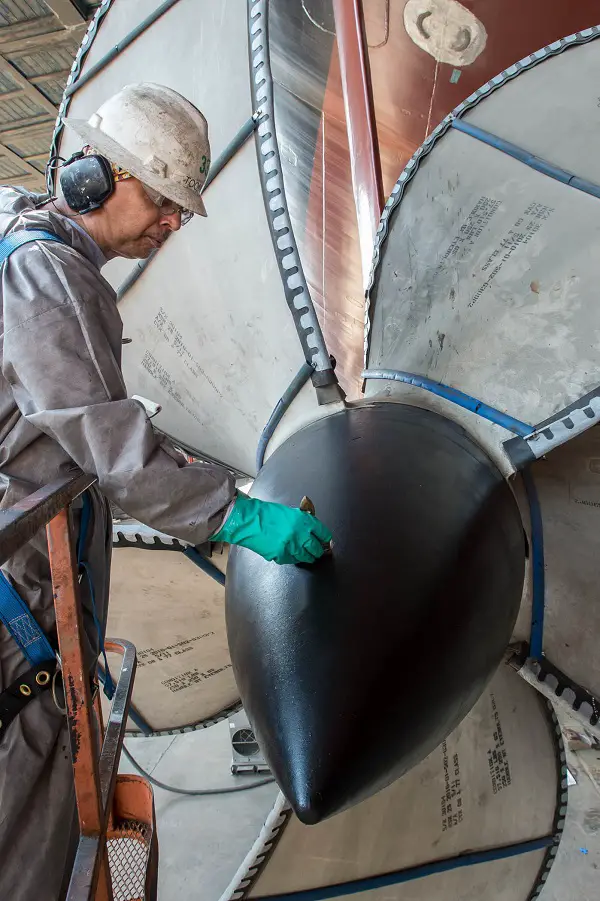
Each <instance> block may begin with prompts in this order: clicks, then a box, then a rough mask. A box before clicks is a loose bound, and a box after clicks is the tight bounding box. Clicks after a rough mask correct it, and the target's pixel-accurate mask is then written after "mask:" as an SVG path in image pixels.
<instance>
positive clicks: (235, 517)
mask: <svg viewBox="0 0 600 901" xmlns="http://www.w3.org/2000/svg"><path fill="white" fill-rule="evenodd" d="M210 540H211V541H227V542H228V543H229V544H239V545H241V546H242V547H247V548H249V549H250V550H251V551H254V552H255V553H257V554H260V556H261V557H264V558H265V560H274V561H275V563H314V562H315V560H318V558H319V557H321V556H323V554H324V552H325V550H326V548H327V545H328V543H329V542H330V541H331V533H330V531H329V529H328V528H327V527H326V526H324V525H323V523H322V522H321V521H320V520H318V519H317V517H316V516H312V515H311V514H310V513H303V512H302V510H298V508H297V507H286V506H285V505H284V504H272V503H269V502H268V501H259V500H257V498H255V497H247V495H245V494H238V495H237V498H236V500H235V503H234V505H233V509H232V510H231V513H230V514H229V516H228V517H227V519H226V520H225V522H224V524H223V525H222V526H221V528H220V529H219V531H218V532H216V533H215V534H214V535H212V536H211V539H210Z"/></svg>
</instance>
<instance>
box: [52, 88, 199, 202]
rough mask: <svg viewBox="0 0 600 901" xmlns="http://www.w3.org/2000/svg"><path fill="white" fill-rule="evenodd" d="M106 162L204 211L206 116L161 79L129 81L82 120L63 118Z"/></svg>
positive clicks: (167, 194) (174, 198)
mask: <svg viewBox="0 0 600 901" xmlns="http://www.w3.org/2000/svg"><path fill="white" fill-rule="evenodd" d="M65 123H66V124H67V125H69V126H70V127H71V128H72V129H73V131H74V132H75V133H76V134H78V135H79V137H80V138H82V139H83V141H84V142H85V143H86V144H89V145H90V146H91V147H93V148H94V150H96V151H97V152H98V153H100V154H101V155H102V156H105V157H106V158H107V159H108V160H109V161H110V162H111V163H116V165H117V166H120V167H121V168H122V169H126V170H127V171H128V172H130V173H131V175H133V176H134V177H135V178H137V179H139V181H141V182H143V183H144V184H146V185H148V186H149V187H150V188H153V189H154V190H155V191H158V192H159V193H160V194H163V195H164V196H165V197H168V198H169V200H173V201H174V202H175V203H178V204H179V205H180V206H182V207H184V208H185V209H187V210H191V211H192V212H193V213H199V214H200V215H201V216H206V209H205V207H204V201H203V200H202V198H201V197H200V194H201V191H202V188H203V187H204V182H205V181H206V177H207V175H208V168H209V166H210V144H209V142H208V125H207V122H206V119H205V118H204V116H203V115H202V113H201V112H200V110H198V109H196V107H195V106H194V105H193V104H191V103H190V102H189V100H186V99H185V97H182V96H181V94H178V93H177V91H173V90H171V88H166V87H164V85H160V84H151V83H149V82H144V83H142V84H129V85H126V86H125V87H124V88H123V89H122V90H120V91H119V92H118V94H115V95H114V96H113V97H111V98H110V99H109V100H107V101H106V102H105V103H103V104H102V106H101V107H100V109H99V110H98V111H97V112H95V113H93V114H92V115H91V116H90V118H89V119H88V121H87V122H86V121H85V120H83V119H71V118H68V119H65Z"/></svg>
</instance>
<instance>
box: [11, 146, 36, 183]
mask: <svg viewBox="0 0 600 901" xmlns="http://www.w3.org/2000/svg"><path fill="white" fill-rule="evenodd" d="M3 156H5V157H7V158H8V159H9V160H12V162H13V163H16V164H17V165H18V166H21V167H22V168H23V169H25V171H26V173H27V175H35V176H36V178H37V179H38V180H39V181H40V182H41V183H42V184H43V182H44V175H43V173H42V172H40V171H39V169H36V168H35V166H33V165H32V164H31V163H30V162H29V161H28V160H26V159H23V157H21V156H19V154H18V153H15V152H14V150H11V149H10V147H7V146H6V144H0V158H2V157H3Z"/></svg>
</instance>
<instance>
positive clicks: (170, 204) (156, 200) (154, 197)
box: [140, 181, 194, 225]
mask: <svg viewBox="0 0 600 901" xmlns="http://www.w3.org/2000/svg"><path fill="white" fill-rule="evenodd" d="M140 184H141V186H142V188H143V189H144V191H145V193H146V194H147V196H148V197H149V198H150V200H151V201H152V203H153V204H154V205H155V206H157V207H158V208H159V209H160V211H161V213H163V214H164V215H165V216H172V215H173V214H174V213H179V214H180V215H181V224H182V225H187V224H188V222H189V221H190V219H191V218H192V216H193V215H194V214H193V213H192V211H191V210H186V209H184V207H182V206H180V205H179V204H178V203H175V202H174V201H173V200H169V198H168V197H165V195H164V194H160V193H159V192H158V191H155V190H154V188H149V187H148V185H145V184H144V182H143V181H142V182H140Z"/></svg>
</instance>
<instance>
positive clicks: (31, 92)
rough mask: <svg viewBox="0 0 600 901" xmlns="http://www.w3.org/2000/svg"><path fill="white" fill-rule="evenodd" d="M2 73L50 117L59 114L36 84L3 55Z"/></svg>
mask: <svg viewBox="0 0 600 901" xmlns="http://www.w3.org/2000/svg"><path fill="white" fill-rule="evenodd" d="M0 72H5V73H6V74H7V75H8V76H9V77H10V78H11V79H12V80H13V81H14V82H15V84H17V85H18V86H19V87H20V88H21V90H22V91H23V93H24V94H26V95H27V96H28V97H30V98H31V99H32V100H33V101H34V102H35V103H36V104H37V106H39V107H41V108H42V109H43V110H44V111H45V112H47V113H50V115H53V116H55V115H56V114H57V113H58V109H57V107H56V106H54V104H53V103H51V101H50V100H48V98H47V97H46V95H45V94H42V92H41V91H40V90H39V88H37V87H36V86H35V85H34V84H31V82H30V81H28V80H27V79H26V78H25V76H24V75H21V73H20V72H19V70H18V69H17V68H16V66H13V64H12V63H11V62H10V61H9V60H7V59H6V57H5V56H2V55H0Z"/></svg>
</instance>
